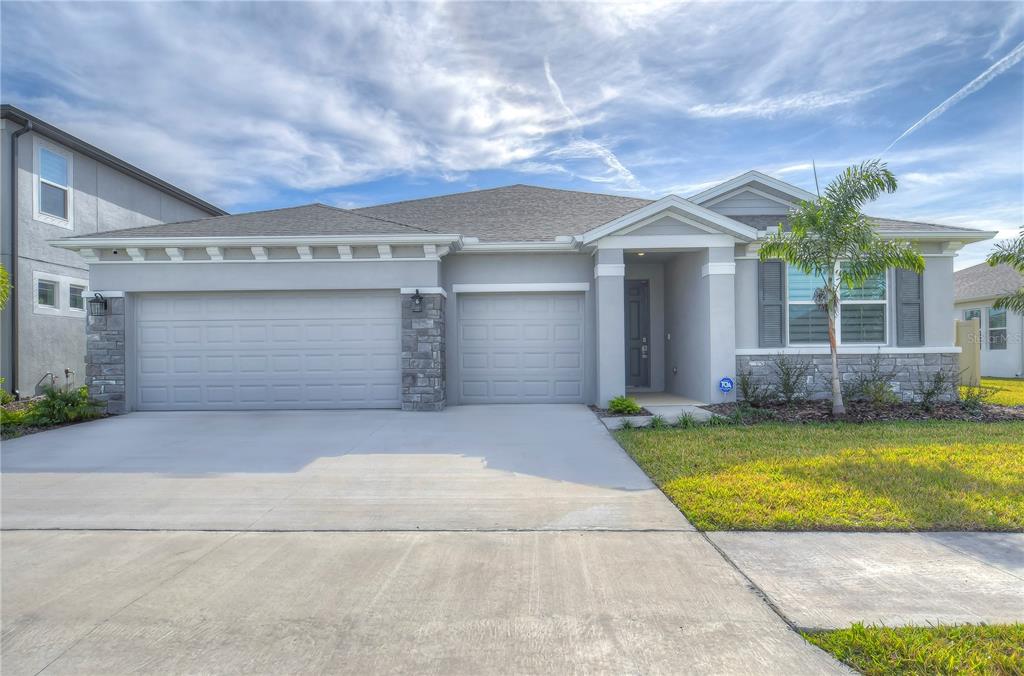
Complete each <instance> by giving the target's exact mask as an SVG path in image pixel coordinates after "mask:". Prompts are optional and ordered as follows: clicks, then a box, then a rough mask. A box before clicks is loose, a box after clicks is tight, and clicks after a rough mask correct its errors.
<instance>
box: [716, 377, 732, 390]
mask: <svg viewBox="0 0 1024 676" xmlns="http://www.w3.org/2000/svg"><path fill="white" fill-rule="evenodd" d="M732 387H733V383H732V378H722V379H721V380H719V381H718V389H720V390H722V392H725V393H726V394H729V393H730V392H732Z"/></svg>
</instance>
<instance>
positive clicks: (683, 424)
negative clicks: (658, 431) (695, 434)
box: [676, 413, 700, 430]
mask: <svg viewBox="0 0 1024 676" xmlns="http://www.w3.org/2000/svg"><path fill="white" fill-rule="evenodd" d="M699 424H700V423H698V422H697V419H696V418H694V417H693V414H692V413H684V414H682V415H681V416H679V418H678V419H676V427H678V428H679V429H682V430H689V429H693V428H694V427H697V426H698V425H699Z"/></svg>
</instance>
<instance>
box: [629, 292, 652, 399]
mask: <svg viewBox="0 0 1024 676" xmlns="http://www.w3.org/2000/svg"><path fill="white" fill-rule="evenodd" d="M626 386H627V387H650V386H651V292H650V283H649V282H648V281H647V280H646V279H627V280H626Z"/></svg>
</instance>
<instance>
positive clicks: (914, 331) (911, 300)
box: [896, 269, 924, 347]
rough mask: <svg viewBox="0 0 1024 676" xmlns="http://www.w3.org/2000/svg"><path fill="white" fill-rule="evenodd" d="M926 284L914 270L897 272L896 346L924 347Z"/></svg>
mask: <svg viewBox="0 0 1024 676" xmlns="http://www.w3.org/2000/svg"><path fill="white" fill-rule="evenodd" d="M923 301H924V284H923V283H922V281H921V275H919V274H917V273H916V272H913V271H912V270H899V269H898V270H896V344H897V345H900V346H904V347H917V346H920V345H924V302H923Z"/></svg>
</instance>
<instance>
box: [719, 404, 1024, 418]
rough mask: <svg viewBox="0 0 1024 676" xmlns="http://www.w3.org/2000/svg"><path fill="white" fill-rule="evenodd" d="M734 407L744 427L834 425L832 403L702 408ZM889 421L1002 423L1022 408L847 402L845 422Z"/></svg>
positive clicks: (728, 409) (723, 409) (1022, 414)
mask: <svg viewBox="0 0 1024 676" xmlns="http://www.w3.org/2000/svg"><path fill="white" fill-rule="evenodd" d="M737 406H743V407H744V408H745V409H746V410H747V411H748V412H749V415H745V416H744V423H745V424H757V423H767V422H786V423H818V422H833V420H834V419H833V418H832V402H831V401H804V402H797V403H793V404H790V405H789V406H787V405H786V404H783V403H768V404H762V405H760V406H757V407H750V406H746V405H744V404H711V405H708V406H704V407H703V408H705V409H707V410H708V411H711V412H712V413H718V414H719V415H723V416H731V415H733V414H734V411H735V410H736V407H737ZM888 420H969V421H972V422H1002V421H1008V420H1024V406H995V405H993V404H983V405H982V406H981V407H980V408H978V409H976V410H970V409H966V408H964V407H963V406H961V405H960V404H956V403H948V404H938V405H936V406H935V407H934V408H933V409H932V410H931V411H925V410H924V409H923V408H921V407H920V406H915V405H913V404H893V405H890V406H873V405H871V404H869V403H865V402H859V401H854V402H846V418H845V419H844V421H845V422H854V423H868V422H885V421H888Z"/></svg>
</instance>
